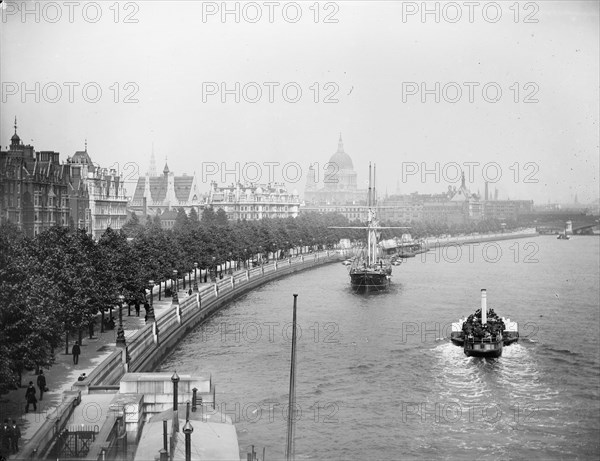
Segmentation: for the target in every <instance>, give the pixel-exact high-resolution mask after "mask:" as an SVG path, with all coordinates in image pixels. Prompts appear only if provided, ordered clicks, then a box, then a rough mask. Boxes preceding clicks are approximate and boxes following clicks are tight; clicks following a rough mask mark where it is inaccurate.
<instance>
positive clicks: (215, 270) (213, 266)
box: [211, 256, 217, 280]
mask: <svg viewBox="0 0 600 461" xmlns="http://www.w3.org/2000/svg"><path fill="white" fill-rule="evenodd" d="M216 260H217V258H216V257H215V256H213V257H212V270H211V279H212V273H213V272H214V274H215V275H214V277H215V278H214V280H217V266H216V264H215V261H216Z"/></svg>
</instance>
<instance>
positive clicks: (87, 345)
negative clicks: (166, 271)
mask: <svg viewBox="0 0 600 461" xmlns="http://www.w3.org/2000/svg"><path fill="white" fill-rule="evenodd" d="M207 285H211V284H210V283H207V284H204V283H201V284H198V288H199V289H200V290H202V288H203V287H205V286H207ZM188 288H189V287H188ZM157 293H158V289H157V290H156V293H155V295H154V302H153V305H154V313H155V316H156V317H157V318H159V317H161V316H162V315H163V313H164V312H165V311H166V310H167V309H169V308H171V298H167V299H166V300H165V299H164V298H163V299H162V300H161V301H158V294H157ZM178 295H179V298H180V299H182V298H184V297H185V296H187V293H186V292H184V291H183V290H181V291H179V292H178ZM127 312H128V310H127V308H124V309H123V329H124V330H125V337H126V338H127V339H129V338H130V337H131V336H133V335H134V334H135V333H136V331H137V330H138V329H140V328H142V327H143V326H144V325H145V322H144V313H145V310H144V308H143V307H142V308H141V309H140V316H139V317H136V315H135V309H134V308H133V306H132V308H131V316H128V315H127ZM106 316H107V314H106ZM113 316H114V317H115V322H116V323H117V327H118V310H117V309H113ZM97 324H100V321H98V322H97ZM117 327H115V329H114V330H105V332H104V333H100V331H99V329H98V328H96V331H95V332H94V333H95V336H94V337H93V338H92V339H89V335H84V338H83V344H82V345H81V355H80V356H79V363H78V364H77V365H75V364H73V356H72V355H70V354H69V355H66V354H65V349H64V343H63V345H62V347H61V350H60V352H58V353H57V354H56V361H55V363H54V365H53V366H52V367H51V368H50V369H49V370H44V374H45V375H46V385H47V387H48V389H49V392H47V393H44V397H43V400H40V399H39V397H40V394H39V389H38V387H37V375H36V374H35V371H31V372H24V373H23V379H22V384H23V387H21V388H19V389H16V390H12V391H10V392H8V393H7V394H4V395H1V396H0V423H2V422H4V419H9V420H13V419H14V420H16V421H17V424H18V425H19V427H20V428H21V440H20V441H19V448H22V447H23V446H24V444H25V443H27V442H28V441H29V440H30V439H31V437H33V436H34V435H35V433H36V432H37V431H38V429H39V428H40V427H41V426H42V424H43V423H44V421H45V420H46V417H47V416H48V415H49V414H51V412H52V411H53V410H54V409H55V408H56V407H57V406H58V405H59V404H60V403H61V401H62V397H63V396H62V394H63V392H65V391H69V390H71V387H72V385H73V384H74V383H75V382H77V378H78V377H79V376H80V375H81V374H82V373H85V374H86V375H89V374H90V373H91V372H92V371H93V370H94V368H95V367H96V366H97V365H99V364H100V363H102V361H103V360H104V359H106V358H107V357H108V356H109V355H110V354H111V353H112V352H113V351H114V350H116V337H117ZM76 339H77V338H71V339H70V340H69V350H71V348H72V347H73V344H75V340H76ZM29 381H33V383H34V386H35V388H36V396H37V398H38V403H37V411H33V410H32V408H31V405H30V407H29V413H25V405H26V402H25V391H26V389H27V385H28V384H29ZM99 395H100V394H92V395H90V396H89V397H90V398H94V399H95V400H94V401H93V402H95V403H99V402H96V400H98V397H99ZM112 397H113V395H112V394H111V395H110V398H111V399H112ZM87 398H88V396H82V403H85V402H84V399H87ZM108 401H110V399H109V400H108ZM108 401H107V402H106V406H107V405H108ZM106 406H105V407H104V409H105V408H106ZM87 409H88V410H87V411H88V413H89V412H90V411H92V410H93V409H91V405H88V406H87ZM72 419H73V421H70V423H69V424H80V421H79V420H78V417H77V412H75V413H74V415H73V418H72ZM86 419H87V420H88V421H89V420H93V419H94V417H93V415H91V414H89V415H87V418H86ZM13 457H15V456H14V455H13V456H11V458H13Z"/></svg>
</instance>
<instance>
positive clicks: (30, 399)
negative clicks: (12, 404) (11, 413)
mask: <svg viewBox="0 0 600 461" xmlns="http://www.w3.org/2000/svg"><path fill="white" fill-rule="evenodd" d="M25 400H27V405H26V406H25V413H29V405H30V404H33V411H37V398H36V397H35V387H33V381H29V387H28V388H27V391H25Z"/></svg>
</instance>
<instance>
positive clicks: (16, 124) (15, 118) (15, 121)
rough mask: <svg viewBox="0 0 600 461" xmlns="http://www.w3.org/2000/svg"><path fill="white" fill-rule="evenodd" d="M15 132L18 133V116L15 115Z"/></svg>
mask: <svg viewBox="0 0 600 461" xmlns="http://www.w3.org/2000/svg"><path fill="white" fill-rule="evenodd" d="M15 134H17V116H16V115H15Z"/></svg>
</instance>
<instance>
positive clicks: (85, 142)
mask: <svg viewBox="0 0 600 461" xmlns="http://www.w3.org/2000/svg"><path fill="white" fill-rule="evenodd" d="M85 151H86V152H87V138H85Z"/></svg>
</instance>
